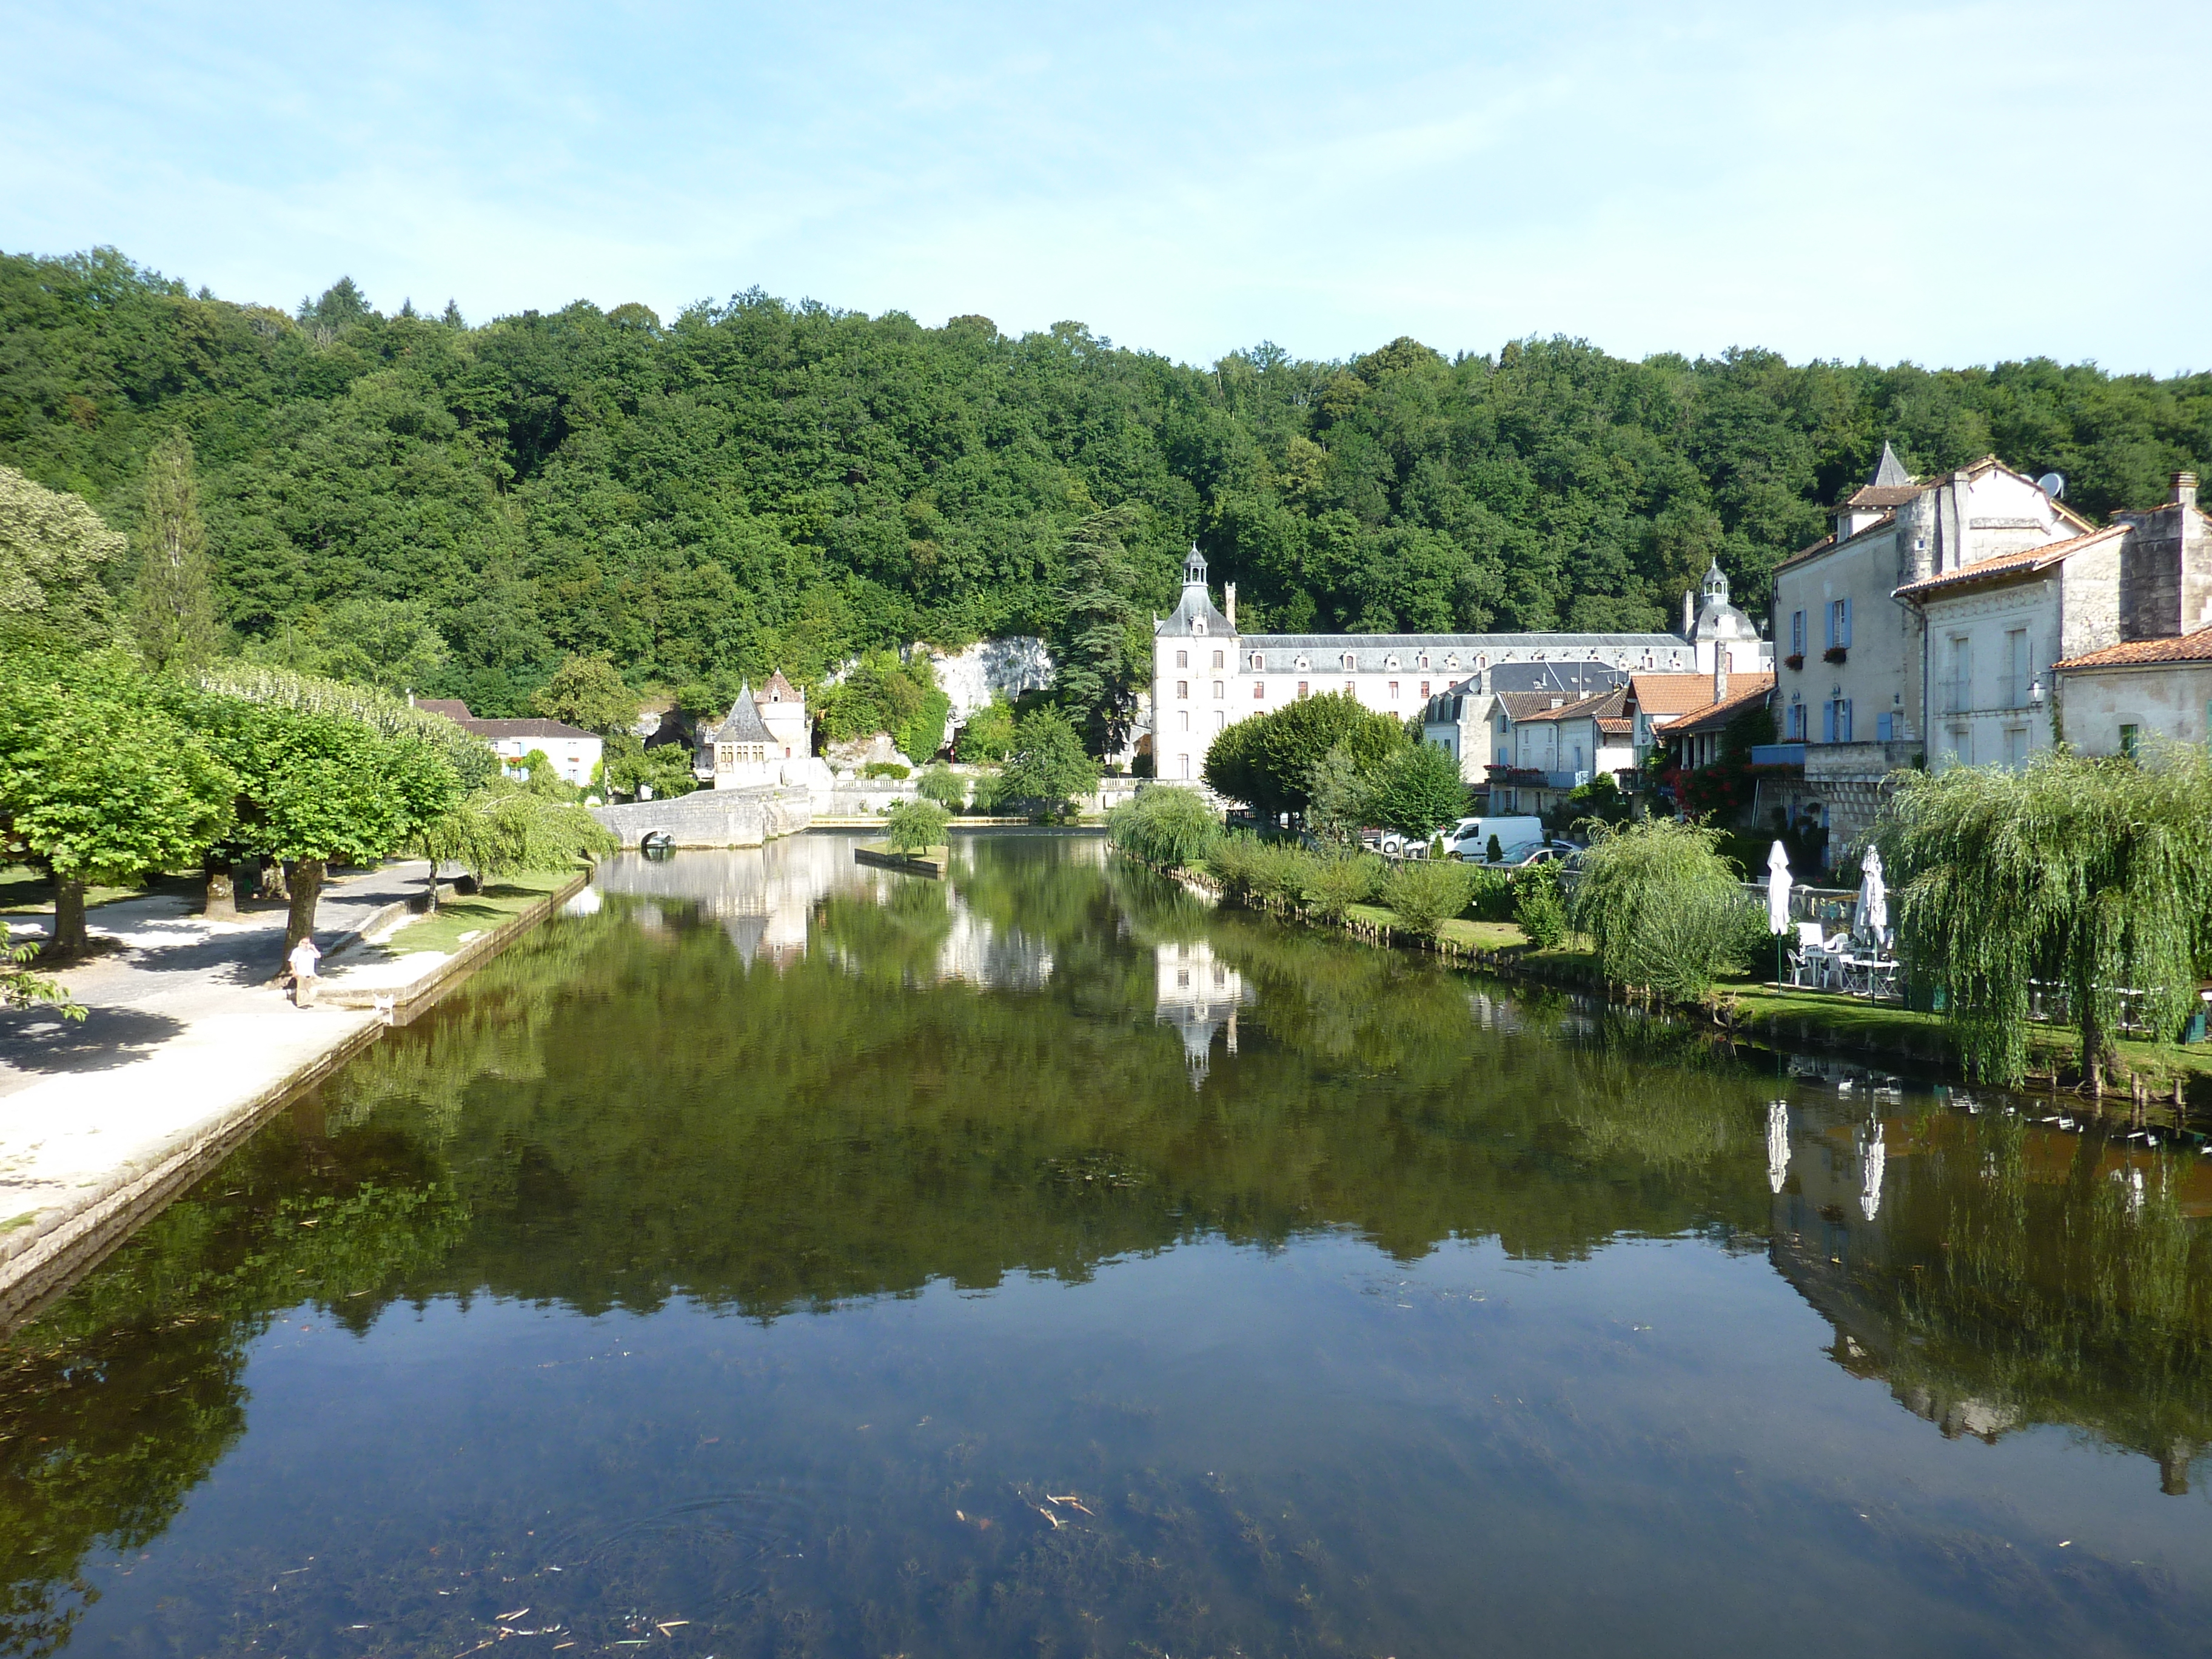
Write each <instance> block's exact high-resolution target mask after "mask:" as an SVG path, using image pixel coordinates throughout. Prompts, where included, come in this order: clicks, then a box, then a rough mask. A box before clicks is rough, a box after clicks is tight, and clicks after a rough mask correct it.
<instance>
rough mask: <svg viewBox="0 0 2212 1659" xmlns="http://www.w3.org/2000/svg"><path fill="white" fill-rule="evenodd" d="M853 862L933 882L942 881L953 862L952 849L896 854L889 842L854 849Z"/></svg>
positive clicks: (944, 848)
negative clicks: (926, 878)
mask: <svg viewBox="0 0 2212 1659" xmlns="http://www.w3.org/2000/svg"><path fill="white" fill-rule="evenodd" d="M853 862H854V863H855V864H872V865H874V866H876V867H877V868H878V869H879V870H898V871H902V872H905V873H906V874H908V875H909V876H927V877H928V878H930V879H931V880H932V881H942V880H944V879H945V870H946V869H947V867H948V866H951V862H952V849H951V848H949V847H933V848H930V849H929V850H928V851H927V852H926V853H895V852H893V851H892V850H891V848H890V842H880V841H879V842H870V843H868V844H867V845H866V846H862V847H855V848H854V849H853Z"/></svg>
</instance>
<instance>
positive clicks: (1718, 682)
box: [1713, 640, 1728, 702]
mask: <svg viewBox="0 0 2212 1659" xmlns="http://www.w3.org/2000/svg"><path fill="white" fill-rule="evenodd" d="M1725 696H1728V647H1726V646H1725V645H1723V644H1722V643H1721V642H1720V641H1717V640H1716V641H1713V701H1714V702H1720V701H1721V699H1722V698H1723V697H1725Z"/></svg>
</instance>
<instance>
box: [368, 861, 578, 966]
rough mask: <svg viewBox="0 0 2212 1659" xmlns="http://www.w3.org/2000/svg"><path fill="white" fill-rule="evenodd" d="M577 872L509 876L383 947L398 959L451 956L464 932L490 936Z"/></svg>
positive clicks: (444, 907) (454, 901)
mask: <svg viewBox="0 0 2212 1659" xmlns="http://www.w3.org/2000/svg"><path fill="white" fill-rule="evenodd" d="M575 874H576V872H575V871H574V870H562V871H557V872H536V873H532V874H529V875H521V876H508V877H506V878H503V879H501V880H499V881H495V882H494V883H493V884H491V885H490V886H489V887H487V888H485V889H484V890H483V892H481V893H478V894H477V895H476V896H475V897H473V898H449V899H447V901H446V902H444V903H442V904H441V905H440V906H439V907H438V914H437V915H435V916H425V917H423V918H422V921H410V922H409V923H408V924H407V925H406V926H405V927H402V928H401V929H400V930H399V931H398V933H394V934H392V936H391V937H390V938H389V939H386V940H385V941H384V944H383V946H382V948H383V949H385V950H386V951H391V952H392V955H394V956H405V955H406V954H408V953H409V952H410V951H443V952H446V953H447V954H448V955H450V954H451V953H452V952H453V951H458V950H459V949H460V948H461V945H462V939H461V935H462V934H464V933H489V932H490V931H491V930H492V929H493V928H495V927H498V926H499V925H500V924H501V922H503V921H511V920H512V919H513V918H514V917H516V916H519V915H521V914H522V913H523V912H524V911H525V910H527V909H528V908H530V907H531V906H532V905H533V904H535V903H537V902H538V901H539V900H540V899H543V898H544V897H545V896H546V895H548V894H549V893H556V892H558V891H560V890H561V889H562V888H563V887H565V886H567V885H568V883H569V882H570V881H572V880H574V878H575Z"/></svg>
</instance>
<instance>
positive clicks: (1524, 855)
mask: <svg viewBox="0 0 2212 1659" xmlns="http://www.w3.org/2000/svg"><path fill="white" fill-rule="evenodd" d="M1501 850H1502V851H1503V852H1504V857H1503V858H1501V859H1499V860H1498V862H1497V863H1496V864H1494V865H1492V866H1491V867H1492V869H1494V870H1526V869H1529V868H1531V867H1532V866H1535V865H1539V864H1563V863H1571V862H1572V861H1573V860H1576V859H1578V858H1580V857H1581V856H1582V852H1583V849H1582V848H1579V847H1577V846H1576V845H1575V844H1574V842H1571V841H1528V842H1522V843H1521V844H1520V845H1518V846H1517V847H1508V848H1503V849H1501Z"/></svg>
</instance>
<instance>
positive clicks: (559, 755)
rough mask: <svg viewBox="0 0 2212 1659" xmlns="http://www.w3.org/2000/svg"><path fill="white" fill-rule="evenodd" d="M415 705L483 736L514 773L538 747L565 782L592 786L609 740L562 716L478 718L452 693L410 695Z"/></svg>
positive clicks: (501, 763) (501, 761)
mask: <svg viewBox="0 0 2212 1659" xmlns="http://www.w3.org/2000/svg"><path fill="white" fill-rule="evenodd" d="M410 702H414V704H415V707H416V708H420V709H423V710H425V711H426V712H428V713H429V714H443V715H444V716H445V717H446V718H447V720H451V721H453V724H454V725H456V726H459V727H460V728H461V730H463V731H464V732H473V733H474V734H475V735H477V737H479V738H483V740H484V742H485V744H487V745H488V746H489V748H490V750H491V751H492V753H493V754H495V755H496V756H498V757H499V761H500V765H501V768H502V769H505V770H506V771H507V773H508V775H511V776H518V777H519V776H520V775H522V772H523V765H522V763H523V762H524V761H525V760H526V758H528V757H529V756H530V755H531V753H532V751H533V750H535V751H538V752H542V753H543V754H544V757H545V758H546V759H548V760H550V761H551V762H552V763H553V769H554V771H555V772H556V773H558V774H559V775H560V777H561V781H562V782H563V783H570V784H574V786H575V787H577V788H579V789H583V788H587V787H590V784H591V781H592V774H593V773H595V772H597V771H598V770H599V761H600V758H601V757H602V756H603V755H604V754H605V750H606V744H605V742H604V741H602V740H601V738H599V734H598V733H597V732H586V731H584V730H582V729H581V728H580V727H578V726H568V725H566V724H564V723H563V722H562V721H560V720H478V719H477V717H476V716H475V715H474V714H471V713H469V706H468V704H466V703H465V702H461V701H459V699H458V698H453V697H423V698H421V699H419V700H417V699H411V698H410Z"/></svg>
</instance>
